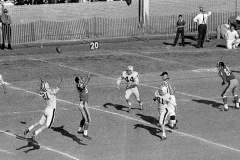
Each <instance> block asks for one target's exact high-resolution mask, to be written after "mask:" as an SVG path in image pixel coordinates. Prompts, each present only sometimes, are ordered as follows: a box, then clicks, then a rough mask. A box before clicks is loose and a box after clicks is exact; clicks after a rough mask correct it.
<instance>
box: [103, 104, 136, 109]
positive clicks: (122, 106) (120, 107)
mask: <svg viewBox="0 0 240 160" xmlns="http://www.w3.org/2000/svg"><path fill="white" fill-rule="evenodd" d="M108 106H112V107H114V108H116V109H117V110H120V111H128V107H127V106H124V105H121V104H113V103H105V104H104V105H103V107H104V108H108ZM134 109H137V110H140V108H135V107H132V108H131V110H134Z"/></svg>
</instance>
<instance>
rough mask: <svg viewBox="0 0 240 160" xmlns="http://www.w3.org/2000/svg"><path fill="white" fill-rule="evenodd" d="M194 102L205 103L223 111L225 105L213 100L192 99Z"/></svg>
mask: <svg viewBox="0 0 240 160" xmlns="http://www.w3.org/2000/svg"><path fill="white" fill-rule="evenodd" d="M192 101H194V102H197V103H203V104H206V105H211V107H213V108H216V109H219V110H222V107H220V106H223V103H219V102H215V101H211V100H205V99H192ZM228 107H229V108H235V106H228Z"/></svg>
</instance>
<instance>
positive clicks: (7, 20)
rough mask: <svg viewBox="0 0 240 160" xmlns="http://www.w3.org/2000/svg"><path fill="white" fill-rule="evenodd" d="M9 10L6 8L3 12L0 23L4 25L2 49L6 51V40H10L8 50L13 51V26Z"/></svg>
mask: <svg viewBox="0 0 240 160" xmlns="http://www.w3.org/2000/svg"><path fill="white" fill-rule="evenodd" d="M7 13H8V10H7V9H6V8H5V9H4V10H3V14H2V15H1V19H0V22H1V23H2V47H1V49H2V50H4V48H5V40H6V39H7V40H8V47H7V48H8V49H12V46H11V38H12V31H11V24H12V20H11V17H10V16H9V15H8V14H7Z"/></svg>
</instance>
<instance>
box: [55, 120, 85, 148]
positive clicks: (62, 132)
mask: <svg viewBox="0 0 240 160" xmlns="http://www.w3.org/2000/svg"><path fill="white" fill-rule="evenodd" d="M51 129H52V130H54V131H55V132H59V133H61V134H62V135H63V136H66V137H69V138H71V139H72V140H73V141H75V142H77V143H78V144H80V145H86V144H84V143H81V140H80V139H79V138H78V137H77V136H76V135H73V134H71V133H69V132H68V131H67V130H65V129H64V126H63V125H62V126H60V127H51Z"/></svg>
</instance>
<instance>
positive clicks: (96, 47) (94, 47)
mask: <svg viewBox="0 0 240 160" xmlns="http://www.w3.org/2000/svg"><path fill="white" fill-rule="evenodd" d="M90 49H99V43H98V42H91V43H90Z"/></svg>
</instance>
